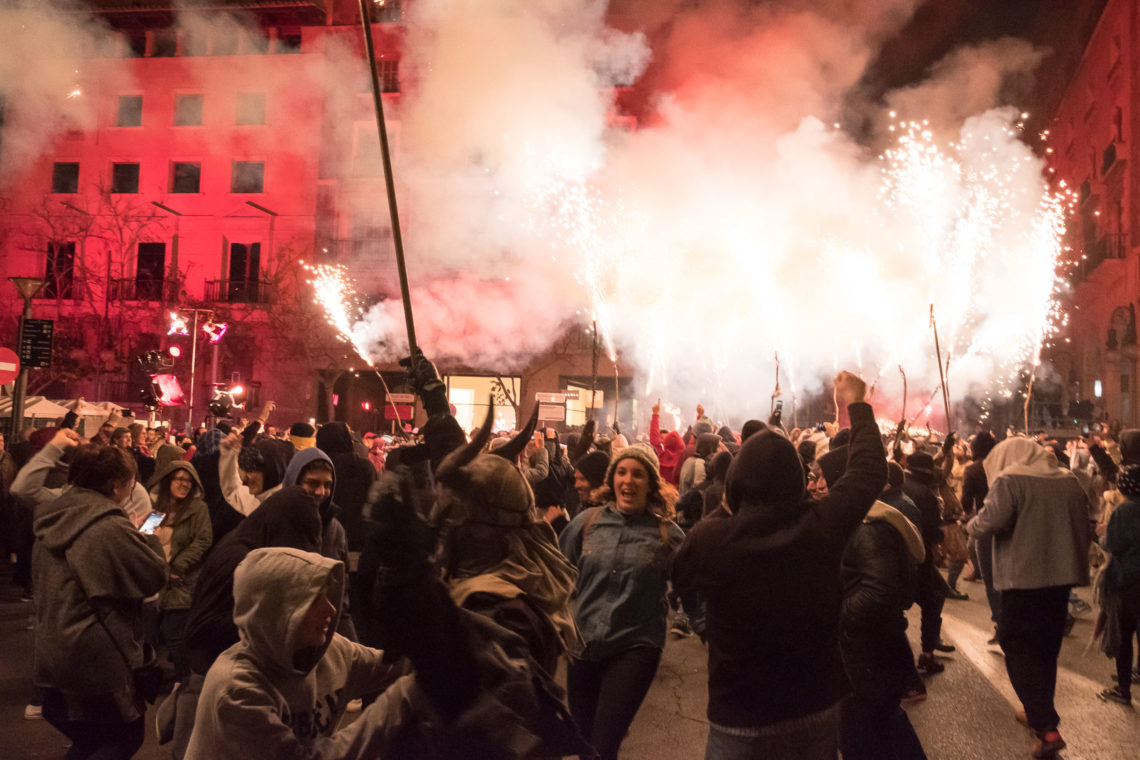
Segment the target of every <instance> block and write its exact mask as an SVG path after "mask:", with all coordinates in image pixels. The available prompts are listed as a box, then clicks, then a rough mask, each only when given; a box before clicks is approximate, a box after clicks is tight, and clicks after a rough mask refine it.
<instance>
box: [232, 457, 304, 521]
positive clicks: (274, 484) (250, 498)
mask: <svg viewBox="0 0 1140 760" xmlns="http://www.w3.org/2000/svg"><path fill="white" fill-rule="evenodd" d="M253 445H254V447H256V448H257V451H258V453H259V454H261V460H262V463H263V464H262V466H261V477H262V481H261V485H262V489H263V490H262V491H261V493H259V494H257V495H254V494H253V493H252V492H251V491H250V490H249V489H248V488H246V487H245V486H244V485H243V484H242V482H241V473H239V472H238V451H237V450H236V449H227V448H222V449H221V450H220V452H219V458H218V479H219V482H220V485H221V488H222V494H223V495H224V496H225V497H226V501H227V502H229V504H230V506H231V507H233V508H234V509H236V510H237V511H238V512H241V513H242V514H243V515H249V514H250V513H252V512H253V510H255V509H257V508H258V507H260V506H261V505H262V504H263V503H264V502H265V500H266V499H268V498H269V497H270V496H272V495H273V494H275V493H277V491H278V490H280V489H281V478H282V476H284V474H285V468H286V466H287V465H288V464H289V461H290V457H292V456H293V447H292V446H290V445H289V444H287V443H285V442H284V441H278V440H275V439H273V438H266V439H263V440H260V441H256V442H255V443H254V444H253Z"/></svg>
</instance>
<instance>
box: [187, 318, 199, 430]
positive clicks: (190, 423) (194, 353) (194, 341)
mask: <svg viewBox="0 0 1140 760" xmlns="http://www.w3.org/2000/svg"><path fill="white" fill-rule="evenodd" d="M197 365H198V310H197V309H194V330H193V331H192V332H191V333H190V411H189V416H188V417H187V419H186V434H187V435H190V434H191V433H192V432H193V430H194V372H195V370H196V369H197Z"/></svg>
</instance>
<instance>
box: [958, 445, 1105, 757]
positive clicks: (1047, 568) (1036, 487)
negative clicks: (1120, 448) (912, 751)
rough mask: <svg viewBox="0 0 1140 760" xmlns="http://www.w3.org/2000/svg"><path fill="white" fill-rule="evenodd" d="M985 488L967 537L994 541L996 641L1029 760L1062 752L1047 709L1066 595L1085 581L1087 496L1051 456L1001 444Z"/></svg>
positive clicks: (990, 458) (989, 460) (1053, 714)
mask: <svg viewBox="0 0 1140 760" xmlns="http://www.w3.org/2000/svg"><path fill="white" fill-rule="evenodd" d="M983 466H984V467H985V470H986V478H987V480H988V481H989V484H990V490H989V493H987V494H986V500H985V502H984V503H983V506H982V509H981V511H979V512H978V514H977V515H976V516H975V517H974V519H973V520H971V521H970V523H969V526H968V530H969V532H970V535H972V536H974V537H975V538H978V539H985V538H988V537H991V536H992V537H993V575H994V587H995V588H996V589H997V590H998V591H1000V592H1001V628H1000V629H999V630H998V637H999V640H1000V642H1001V648H1002V650H1003V651H1004V652H1005V667H1006V670H1007V671H1008V672H1009V680H1010V683H1012V684H1013V689H1014V691H1016V692H1017V696H1018V697H1019V698H1020V699H1021V703H1022V705H1024V707H1025V720H1026V723H1027V724H1028V725H1029V727H1030V728H1031V729H1033V731H1034V732H1035V733H1036V734H1037V739H1036V744H1035V746H1034V750H1033V754H1034V757H1052V756H1054V755H1055V754H1056V753H1057V752H1058V751H1059V750H1061V749H1064V747H1065V741H1064V739H1062V738H1061V734H1060V733H1059V732H1058V731H1057V726H1058V724H1059V723H1060V721H1061V719H1060V717H1059V716H1058V715H1057V710H1056V708H1055V707H1054V704H1053V694H1054V691H1055V689H1056V686H1057V656H1058V654H1059V653H1060V651H1061V639H1062V638H1064V631H1065V617H1066V615H1067V613H1068V607H1069V590H1070V589H1071V588H1072V587H1073V586H1082V585H1085V584H1087V583H1088V582H1089V564H1088V546H1089V523H1088V497H1087V495H1086V493H1085V491H1084V489H1083V488H1081V484H1080V483H1079V482H1078V481H1077V478H1076V476H1074V475H1073V473H1072V472H1071V471H1070V470H1068V469H1067V468H1063V467H1060V466H1059V465H1058V463H1057V458H1056V457H1055V456H1054V455H1053V453H1052V452H1050V451H1048V450H1047V449H1045V448H1043V447H1042V446H1039V445H1037V444H1036V443H1034V442H1033V441H1031V440H1029V439H1028V438H1007V439H1006V440H1004V441H1002V442H1001V443H999V444H998V445H997V446H995V447H994V449H993V451H991V452H990V453H989V455H987V456H986V459H985V462H984V464H983Z"/></svg>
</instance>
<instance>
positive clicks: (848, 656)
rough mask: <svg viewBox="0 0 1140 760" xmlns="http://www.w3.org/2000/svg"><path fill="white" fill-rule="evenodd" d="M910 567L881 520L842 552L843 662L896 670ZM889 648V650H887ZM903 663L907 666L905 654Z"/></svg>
mask: <svg viewBox="0 0 1140 760" xmlns="http://www.w3.org/2000/svg"><path fill="white" fill-rule="evenodd" d="M914 568H915V564H914V560H913V559H912V557H911V555H910V553H909V552H908V551H907V548H906V544H905V542H904V541H903V538H902V536H900V535H899V532H898V531H897V530H895V529H894V528H893V527H892V526H891V525H890V524H888V523H887V522H885V521H883V520H871V521H868V522H865V523H862V524H861V525H860V526H859V527H858V528H856V529H855V533H854V534H852V536H851V540H850V541H849V542H848V543H847V549H846V550H845V551H844V552H843V566H842V571H843V616H842V618H841V629H842V633H843V636H842V639H841V642H842V646H843V659H844V661H845V662H848V663H850V662H851V661H852V660H859V661H872V662H882V661H884V660H885V661H886V663H888V664H898V663H897V660H898V649H899V647H898V646H897V643H898V642H897V641H896V639H897V638H898V637H900V636H901V637H903V638H902V641H903V642H904V643H905V642H906V637H905V634H906V626H907V623H906V618H905V617H904V616H903V610H905V609H906V608H907V607H909V606H910V605H911V604H912V602H913V600H914V577H915V571H914ZM888 643H894V644H895V645H896V646H895V647H888V646H887V645H888ZM906 652H907V655H906V657H904V658H903V661H904V662H909V660H910V655H909V652H910V649H909V647H907V648H906Z"/></svg>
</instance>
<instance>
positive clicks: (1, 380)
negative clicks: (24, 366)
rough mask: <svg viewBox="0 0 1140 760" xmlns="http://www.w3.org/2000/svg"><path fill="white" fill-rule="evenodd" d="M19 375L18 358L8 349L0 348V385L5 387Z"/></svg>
mask: <svg viewBox="0 0 1140 760" xmlns="http://www.w3.org/2000/svg"><path fill="white" fill-rule="evenodd" d="M19 375H20V357H18V356H16V352H15V351H13V350H12V349H10V348H0V385H7V384H8V383H10V382H12V381H13V380H15V379H16V378H17V377H19Z"/></svg>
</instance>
